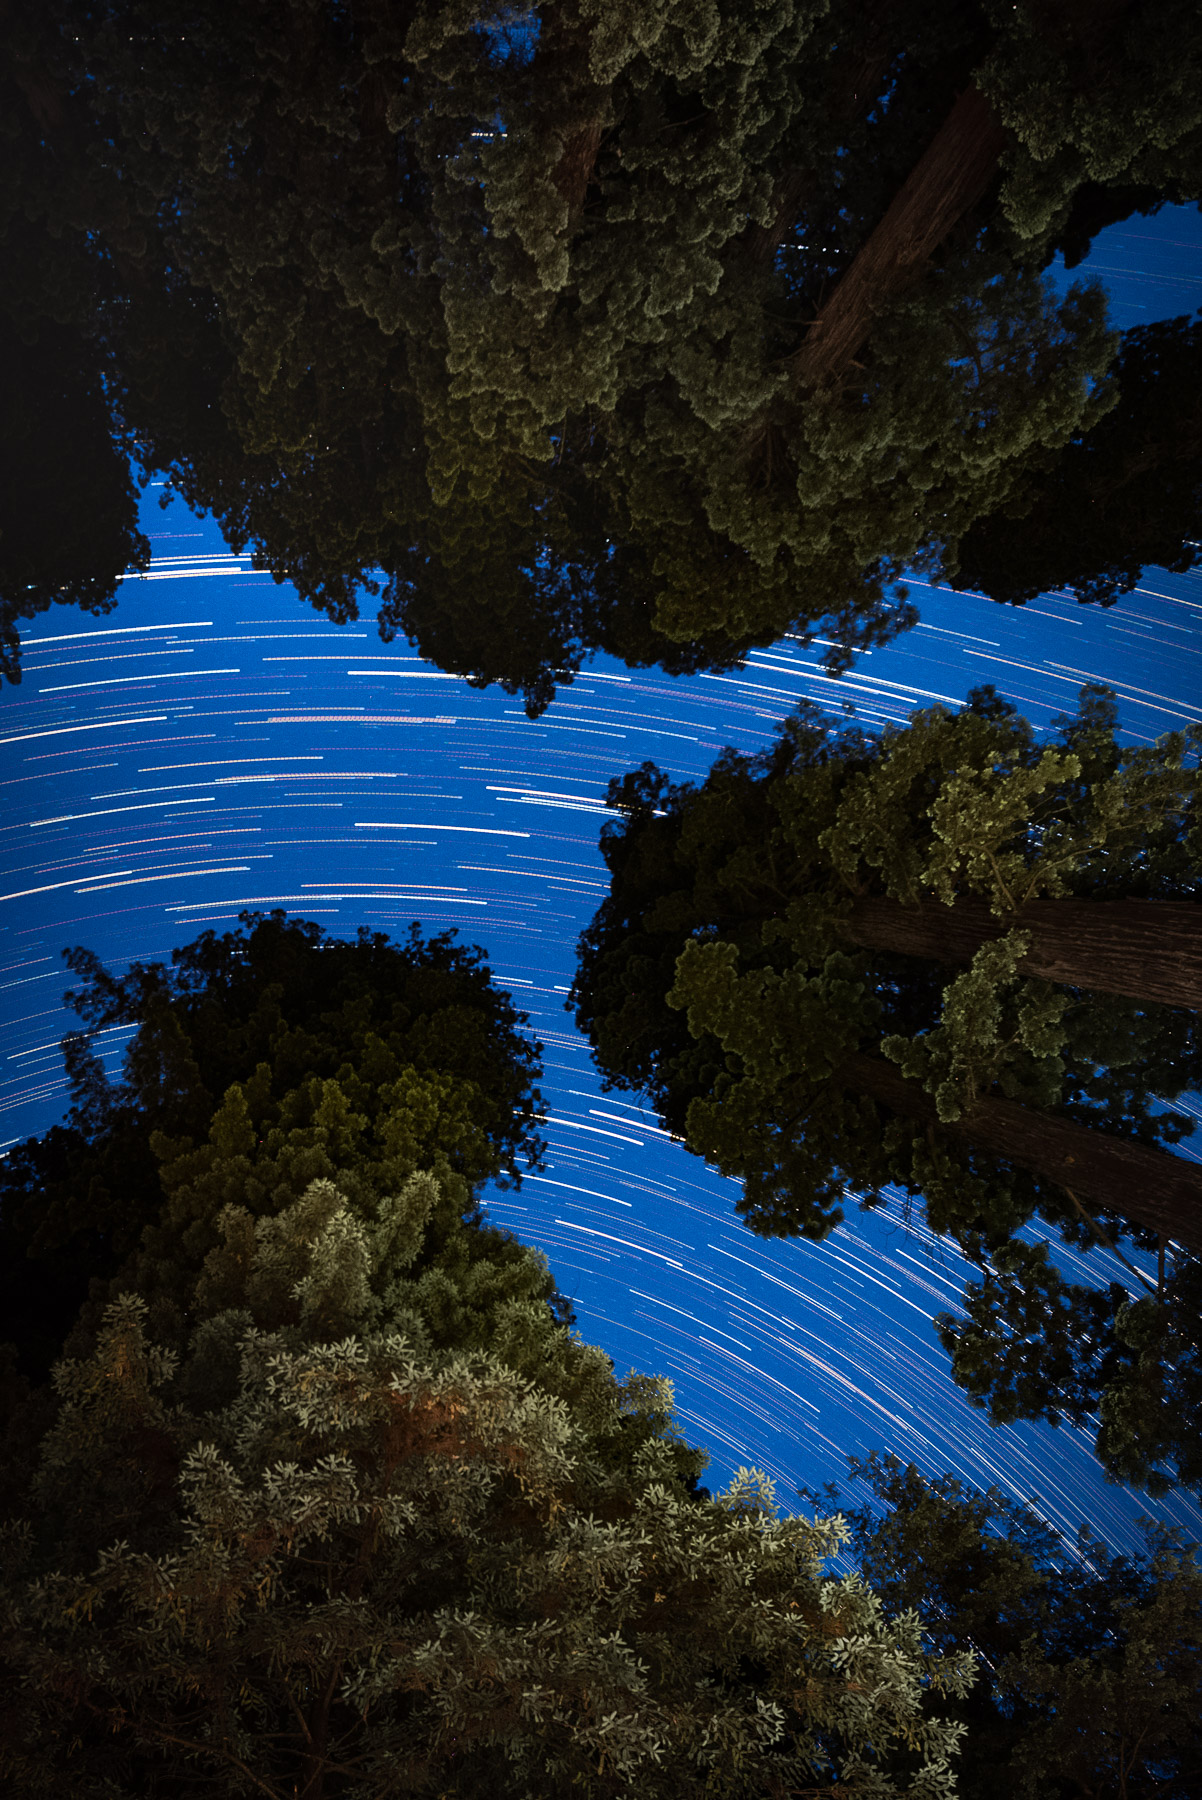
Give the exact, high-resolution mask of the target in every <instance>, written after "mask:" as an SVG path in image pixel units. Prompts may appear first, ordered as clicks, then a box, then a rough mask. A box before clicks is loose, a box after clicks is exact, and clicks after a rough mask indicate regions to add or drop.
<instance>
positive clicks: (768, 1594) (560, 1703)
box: [0, 1127, 972, 1800]
mask: <svg viewBox="0 0 1202 1800" xmlns="http://www.w3.org/2000/svg"><path fill="white" fill-rule="evenodd" d="M224 1129H225V1128H224V1127H223V1130H224ZM342 1173H343V1176H344V1177H345V1175H347V1174H350V1173H351V1171H344V1172H342ZM437 1187H438V1183H437V1182H436V1181H435V1180H434V1178H433V1177H431V1176H429V1175H424V1174H419V1175H417V1176H415V1177H414V1178H412V1180H411V1181H410V1182H409V1184H408V1185H407V1187H406V1188H405V1189H404V1190H403V1191H402V1192H401V1193H400V1194H398V1195H397V1196H395V1197H394V1198H393V1199H392V1200H391V1201H389V1202H388V1203H387V1204H385V1205H382V1206H381V1207H380V1208H379V1209H378V1212H377V1216H376V1218H375V1219H374V1220H373V1221H371V1222H368V1221H365V1220H364V1219H363V1218H362V1216H358V1215H357V1214H356V1210H355V1209H354V1208H353V1207H352V1206H351V1205H350V1203H349V1202H348V1200H347V1199H346V1197H345V1195H344V1194H342V1193H341V1192H340V1191H339V1190H338V1188H336V1187H335V1186H334V1185H333V1184H332V1183H329V1182H324V1181H318V1182H315V1183H313V1184H312V1185H311V1186H310V1187H309V1188H308V1189H307V1190H306V1192H305V1193H303V1194H302V1195H301V1196H300V1197H299V1198H298V1199H296V1200H295V1201H293V1202H291V1203H290V1204H289V1205H287V1206H286V1207H285V1208H284V1209H283V1210H282V1211H280V1212H278V1213H275V1214H273V1215H271V1216H267V1217H263V1218H260V1219H259V1220H258V1221H257V1222H252V1221H251V1218H250V1215H249V1213H247V1212H246V1210H245V1209H243V1208H239V1207H237V1206H235V1205H232V1204H230V1205H228V1206H227V1207H226V1208H225V1209H224V1210H223V1212H222V1213H221V1215H220V1216H219V1219H218V1226H219V1231H220V1234H221V1242H220V1243H219V1244H218V1245H217V1246H216V1247H215V1248H214V1249H213V1250H212V1251H210V1253H209V1255H208V1256H207V1258H206V1260H205V1265H204V1269H203V1272H202V1274H201V1277H200V1281H199V1283H198V1287H197V1311H198V1313H201V1314H204V1315H205V1316H204V1317H203V1318H202V1319H201V1321H200V1323H198V1324H197V1325H196V1326H195V1328H194V1329H193V1330H192V1332H191V1335H190V1338H189V1340H188V1343H187V1346H186V1349H185V1351H184V1354H183V1356H182V1357H181V1356H177V1354H176V1353H175V1352H174V1351H173V1350H171V1349H169V1348H166V1347H163V1346H161V1345H160V1344H158V1343H156V1341H155V1340H154V1338H153V1336H152V1335H151V1334H150V1332H149V1330H148V1324H147V1320H148V1309H147V1305H146V1302H145V1301H144V1300H143V1299H142V1298H140V1297H139V1296H137V1295H135V1294H133V1293H130V1294H127V1295H126V1296H124V1297H123V1298H122V1299H119V1300H117V1301H115V1302H113V1304H112V1305H111V1306H110V1307H109V1309H108V1311H107V1313H106V1316H105V1319H104V1321H103V1323H102V1327H101V1330H100V1332H99V1334H98V1338H97V1341H96V1343H95V1347H94V1349H93V1351H92V1353H91V1354H90V1355H88V1356H86V1357H84V1358H82V1359H78V1360H65V1361H63V1362H61V1363H59V1364H58V1366H57V1367H56V1370H55V1386H56V1389H57V1394H58V1402H59V1405H58V1412H57V1417H56V1419H55V1421H54V1424H53V1426H52V1428H51V1429H50V1430H49V1432H48V1433H47V1434H46V1436H45V1438H44V1440H43V1443H42V1446H41V1453H40V1457H39V1460H38V1464H37V1468H36V1471H35V1473H34V1476H33V1482H32V1498H33V1500H34V1502H35V1504H36V1517H35V1518H34V1519H32V1520H31V1519H26V1520H24V1521H19V1522H15V1523H13V1524H11V1525H10V1526H9V1527H7V1528H6V1538H5V1542H6V1553H7V1557H6V1566H5V1573H4V1578H3V1589H2V1599H0V1608H2V1610H0V1618H2V1621H3V1622H2V1625H0V1654H2V1655H3V1657H4V1659H5V1661H6V1663H7V1665H8V1669H9V1671H10V1685H9V1688H8V1692H9V1693H10V1694H15V1693H17V1692H19V1694H20V1709H19V1713H18V1711H17V1709H16V1708H15V1707H10V1710H9V1718H8V1721H7V1724H8V1727H9V1728H8V1730H7V1731H6V1733H5V1734H4V1737H3V1743H2V1746H0V1769H3V1771H4V1773H5V1775H6V1777H7V1779H8V1781H9V1784H10V1790H9V1791H11V1792H12V1793H13V1794H14V1795H19V1796H22V1797H25V1796H34V1795H37V1794H41V1793H50V1792H62V1791H64V1787H65V1786H67V1787H69V1788H70V1791H71V1792H72V1793H77V1794H79V1795H81V1796H90V1795H96V1796H100V1795H109V1796H114V1795H125V1794H128V1795H130V1796H133V1795H134V1794H137V1795H139V1796H142V1795H156V1794H160V1793H162V1794H167V1793H174V1792H177V1791H178V1787H179V1784H180V1783H181V1782H183V1783H185V1784H189V1785H190V1784H192V1783H194V1782H195V1781H197V1780H200V1781H203V1782H204V1784H205V1787H206V1791H207V1792H210V1793H222V1794H231V1795H232V1794H239V1795H241V1794H250V1793H252V1792H264V1791H265V1792H267V1793H270V1794H272V1795H278V1796H281V1800H282V1796H284V1795H286V1794H289V1793H292V1792H294V1791H304V1792H305V1793H306V1794H307V1795H309V1796H311V1797H312V1800H322V1796H325V1795H330V1794H334V1793H338V1794H346V1795H348V1796H357V1795H362V1796H381V1797H383V1796H386V1795H391V1794H396V1795H400V1794H414V1793H417V1794H429V1795H431V1796H433V1795H436V1794H440V1793H445V1792H447V1791H448V1788H450V1789H451V1790H453V1791H454V1792H455V1793H456V1794H460V1795H480V1796H481V1797H483V1796H484V1795H496V1794H512V1795H514V1796H515V1797H516V1796H519V1795H544V1794H545V1795H547V1796H548V1800H550V1796H552V1795H558V1794H560V1793H562V1792H565V1791H567V1790H568V1789H571V1790H572V1791H575V1790H576V1789H579V1791H580V1792H582V1793H583V1794H586V1795H587V1794H592V1795H616V1794H623V1793H628V1792H629V1791H630V1787H631V1783H632V1782H636V1781H637V1784H638V1787H639V1791H640V1792H647V1793H649V1794H652V1795H655V1794H663V1795H665V1796H666V1795H669V1794H671V1795H677V1794H686V1795H687V1794H696V1795H697V1796H698V1800H700V1796H702V1795H703V1794H704V1795H730V1796H736V1795H737V1796H747V1800H752V1796H758V1795H761V1794H763V1793H764V1792H766V1791H771V1792H779V1793H781V1794H783V1793H785V1792H787V1791H789V1790H790V1788H791V1787H793V1786H795V1784H796V1783H797V1782H799V1781H804V1782H805V1784H806V1787H807V1789H809V1790H811V1791H818V1792H823V1791H828V1790H829V1791H832V1792H839V1793H842V1794H849V1795H859V1794H863V1795H865V1796H868V1795H873V1796H882V1797H884V1796H887V1795H890V1794H899V1795H900V1794H912V1795H914V1796H923V1797H924V1800H939V1797H940V1796H946V1797H948V1800H950V1796H951V1795H952V1793H953V1791H954V1789H953V1783H952V1775H951V1769H950V1764H949V1761H948V1758H949V1756H950V1755H951V1754H953V1753H954V1751H955V1748H956V1744H957V1738H958V1733H957V1731H956V1729H955V1728H952V1729H948V1728H946V1727H945V1726H944V1725H943V1724H942V1723H941V1721H940V1719H939V1717H938V1716H937V1715H936V1713H935V1712H934V1711H932V1709H931V1707H930V1705H929V1704H928V1702H929V1698H930V1696H931V1695H933V1694H944V1695H946V1696H949V1697H954V1696H956V1695H959V1694H961V1693H963V1692H964V1691H965V1689H966V1687H967V1685H968V1684H969V1682H970V1681H971V1678H972V1661H971V1658H970V1657H964V1656H959V1655H956V1654H953V1655H950V1656H944V1657H930V1656H926V1655H924V1654H923V1653H922V1652H921V1650H920V1645H919V1639H920V1626H919V1622H918V1619H917V1617H916V1616H915V1615H914V1614H913V1613H905V1614H903V1615H902V1616H901V1617H899V1618H897V1619H895V1620H892V1621H889V1620H887V1619H886V1618H885V1616H884V1614H883V1612H882V1609H881V1607H880V1605H879V1603H878V1601H877V1600H876V1598H875V1596H874V1595H873V1594H872V1592H871V1590H870V1589H869V1588H868V1587H867V1586H866V1585H865V1584H864V1582H863V1581H862V1580H859V1579H858V1578H856V1577H845V1578H843V1579H842V1580H834V1579H831V1578H830V1577H829V1576H828V1575H826V1574H825V1573H824V1563H825V1561H826V1560H827V1559H828V1558H829V1556H830V1555H831V1554H832V1552H833V1551H834V1550H835V1549H836V1548H837V1547H838V1544H839V1543H840V1541H841V1536H842V1527H841V1525H840V1523H839V1522H838V1521H837V1520H836V1521H828V1522H826V1523H825V1524H823V1523H817V1522H816V1523H813V1524H810V1523H807V1522H806V1521H804V1520H801V1519H790V1520H782V1519H780V1518H779V1517H778V1516H777V1515H776V1509H775V1505H774V1503H773V1498H772V1489H771V1483H770V1482H769V1481H768V1480H767V1478H766V1477H763V1476H762V1475H760V1474H758V1472H755V1471H747V1470H743V1471H741V1472H740V1474H739V1476H738V1477H736V1479H735V1481H734V1482H733V1483H732V1486H731V1488H730V1489H729V1490H728V1491H727V1492H726V1493H725V1494H723V1495H720V1496H719V1497H718V1498H717V1499H716V1500H710V1499H709V1497H708V1496H705V1495H702V1496H694V1495H691V1494H690V1493H689V1492H688V1490H687V1488H686V1486H685V1481H684V1477H685V1476H686V1475H694V1476H695V1473H696V1472H697V1471H699V1469H700V1467H702V1466H703V1464H704V1460H705V1459H704V1457H703V1456H701V1455H700V1453H698V1452H695V1451H691V1450H688V1449H687V1448H686V1447H685V1446H683V1445H682V1444H681V1443H680V1441H679V1437H678V1434H677V1432H676V1428H675V1424H674V1421H673V1419H672V1411H671V1387H670V1384H669V1383H666V1382H662V1381H654V1380H650V1379H648V1378H645V1377H642V1378H640V1377H632V1378H631V1379H630V1380H628V1381H627V1382H625V1383H621V1384H619V1383H617V1382H615V1381H614V1379H613V1375H612V1372H611V1370H610V1367H609V1364H608V1360H607V1359H606V1358H604V1357H602V1356H601V1355H600V1353H599V1352H597V1351H595V1350H592V1349H590V1348H589V1347H587V1346H585V1345H582V1344H581V1343H580V1342H579V1340H578V1339H577V1338H576V1336H575V1334H574V1333H572V1332H570V1331H569V1330H568V1329H567V1328H566V1327H565V1326H564V1325H562V1324H558V1323H556V1322H555V1321H554V1320H553V1319H552V1318H551V1315H550V1313H549V1312H548V1310H547V1308H546V1307H545V1306H542V1305H539V1304H537V1303H534V1302H533V1301H531V1300H530V1299H529V1298H526V1297H523V1296H520V1295H518V1294H516V1293H514V1292H512V1291H511V1292H510V1293H508V1294H506V1295H505V1296H504V1297H502V1298H500V1299H498V1298H497V1296H496V1295H495V1294H494V1296H493V1307H492V1317H491V1319H490V1320H488V1321H487V1329H486V1330H481V1331H476V1330H474V1329H473V1328H472V1327H470V1326H468V1327H467V1328H466V1329H465V1328H464V1327H463V1326H462V1324H460V1325H459V1326H457V1327H456V1328H455V1330H453V1331H452V1332H451V1333H450V1334H449V1339H450V1341H449V1342H445V1343H444V1344H443V1345H442V1347H436V1340H437V1338H438V1333H437V1331H436V1330H434V1329H429V1328H428V1327H427V1324H426V1322H425V1320H424V1319H423V1313H422V1308H423V1303H424V1302H423V1289H424V1288H425V1289H428V1287H429V1283H428V1280H427V1278H426V1277H424V1276H414V1275H412V1274H410V1273H409V1271H410V1270H413V1269H416V1268H417V1266H418V1264H419V1263H420V1260H421V1249H420V1244H421V1240H422V1237H423V1232H424V1231H426V1232H428V1223H427V1222H428V1220H429V1219H430V1218H431V1216H432V1214H433V1211H434V1210H435V1209H436V1207H437ZM520 1254H521V1257H522V1259H524V1262H525V1265H526V1271H527V1275H528V1276H529V1274H530V1273H531V1272H533V1273H535V1274H537V1273H538V1271H539V1270H540V1269H541V1271H542V1272H543V1273H545V1265H544V1264H542V1261H541V1258H539V1257H537V1256H536V1255H534V1253H532V1252H529V1251H522V1252H521V1253H520ZM431 1273H434V1274H438V1275H441V1276H442V1277H443V1278H444V1281H446V1282H447V1283H449V1285H450V1287H451V1288H456V1287H457V1286H458V1283H459V1270H458V1269H457V1267H456V1265H455V1261H454V1258H453V1257H451V1258H445V1257H440V1258H439V1259H438V1261H437V1262H436V1263H435V1265H434V1267H433V1269H432V1270H431ZM529 1286H530V1283H529V1281H528V1282H527V1292H529ZM461 1298H462V1299H463V1301H464V1303H465V1304H464V1306H463V1307H462V1309H461V1319H462V1318H468V1317H470V1316H471V1307H470V1305H468V1304H467V1302H468V1300H469V1299H470V1295H469V1294H468V1293H466V1292H465V1293H464V1294H462V1295H461ZM748 1659H751V1660H752V1661H753V1662H754V1664H755V1666H756V1668H757V1669H759V1670H761V1671H762V1680H758V1681H756V1682H754V1683H752V1682H749V1681H748V1680H747V1678H746V1673H745V1665H746V1664H747V1662H748ZM895 1746H901V1747H904V1749H905V1751H906V1753H907V1755H908V1756H909V1758H910V1760H911V1762H912V1764H913V1765H914V1766H913V1769H912V1771H908V1772H907V1773H906V1774H905V1776H903V1777H902V1778H899V1779H897V1780H895V1779H893V1778H892V1776H891V1774H890V1773H889V1763H890V1759H891V1756H892V1754H893V1751H894V1747H895Z"/></svg>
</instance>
